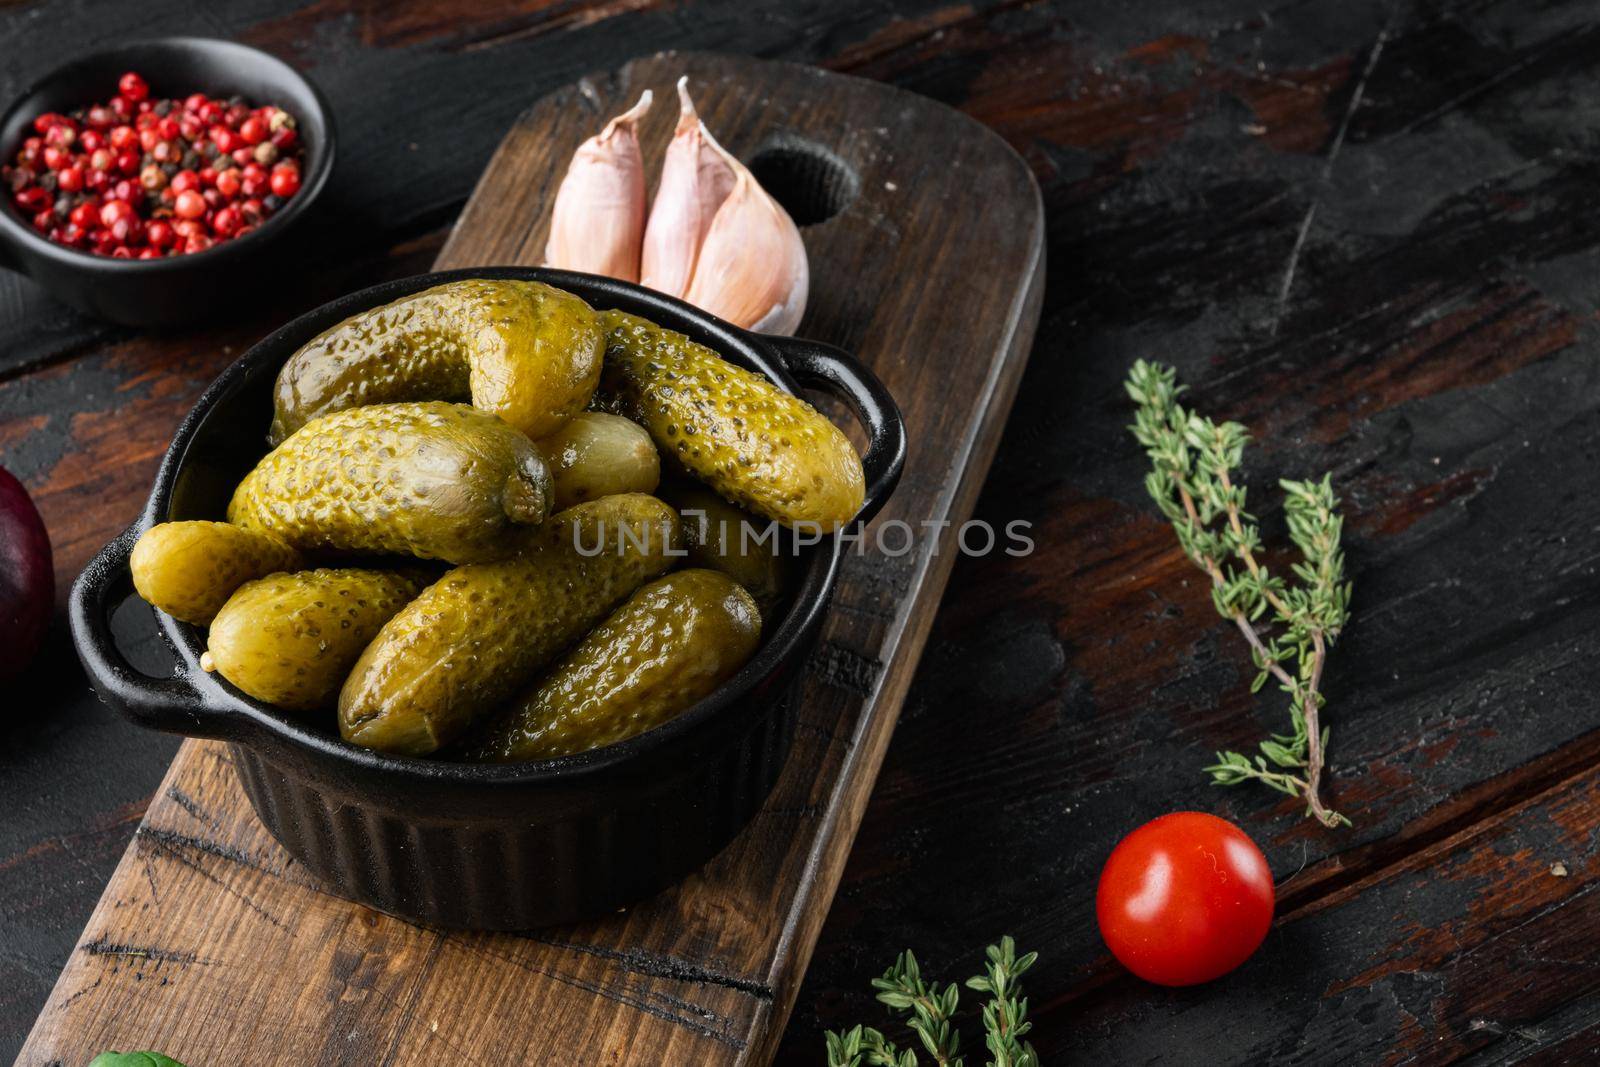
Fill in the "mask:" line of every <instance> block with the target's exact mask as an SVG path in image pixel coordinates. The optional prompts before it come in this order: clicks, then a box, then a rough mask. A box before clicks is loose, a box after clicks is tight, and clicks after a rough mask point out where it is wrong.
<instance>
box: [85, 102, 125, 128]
mask: <svg viewBox="0 0 1600 1067" xmlns="http://www.w3.org/2000/svg"><path fill="white" fill-rule="evenodd" d="M83 121H84V122H86V123H87V124H88V125H90V126H92V127H94V128H95V129H96V130H105V129H110V128H111V127H112V126H115V125H116V124H117V113H116V112H115V111H112V110H111V109H110V108H109V107H101V106H99V105H98V104H97V105H95V106H94V107H91V108H90V109H89V111H88V113H87V114H85V115H84V117H83Z"/></svg>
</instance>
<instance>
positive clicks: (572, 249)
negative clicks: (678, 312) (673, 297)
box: [544, 89, 652, 282]
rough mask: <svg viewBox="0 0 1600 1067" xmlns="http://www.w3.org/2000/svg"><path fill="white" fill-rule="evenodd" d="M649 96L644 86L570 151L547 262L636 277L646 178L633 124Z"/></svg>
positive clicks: (645, 108) (646, 106)
mask: <svg viewBox="0 0 1600 1067" xmlns="http://www.w3.org/2000/svg"><path fill="white" fill-rule="evenodd" d="M651 97H652V94H651V92H650V90H648V89H646V90H645V91H644V95H643V96H641V97H639V102H638V103H637V104H635V105H633V107H631V108H629V109H628V110H627V111H625V112H623V113H622V114H620V115H618V116H617V117H616V118H614V119H612V120H611V121H610V122H608V123H606V127H605V129H603V130H601V131H600V132H599V133H598V134H596V135H595V136H593V137H591V138H589V139H588V140H587V141H585V142H584V143H583V144H582V145H580V146H578V150H577V151H576V152H574V153H573V155H572V163H571V164H570V165H569V166H568V167H567V176H566V177H565V178H563V179H562V180H561V188H560V189H559V190H557V192H556V202H555V207H554V208H553V209H552V210H551V216H550V239H549V241H548V242H547V243H546V244H545V249H544V260H545V265H546V266H550V267H559V268H562V269H564V270H581V271H587V272H588V273H590V274H604V275H606V276H608V277H611V278H621V279H622V280H623V281H629V282H636V281H638V280H639V248H640V245H641V243H642V242H643V240H644V207H645V203H644V202H645V180H644V157H643V155H642V154H641V153H640V151H639V135H638V130H637V127H638V124H639V120H640V119H642V118H643V117H644V115H645V113H646V112H647V111H649V110H650V101H651Z"/></svg>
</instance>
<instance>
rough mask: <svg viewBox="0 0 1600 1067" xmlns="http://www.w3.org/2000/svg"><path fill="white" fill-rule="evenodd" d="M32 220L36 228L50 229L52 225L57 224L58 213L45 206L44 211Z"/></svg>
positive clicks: (41, 229)
mask: <svg viewBox="0 0 1600 1067" xmlns="http://www.w3.org/2000/svg"><path fill="white" fill-rule="evenodd" d="M31 221H32V222H33V228H34V229H36V230H40V231H48V230H49V229H50V227H52V226H54V225H55V224H56V213H55V212H54V211H51V210H50V209H49V208H45V209H44V210H43V211H41V212H39V213H38V214H36V215H34V216H33V218H32V220H31Z"/></svg>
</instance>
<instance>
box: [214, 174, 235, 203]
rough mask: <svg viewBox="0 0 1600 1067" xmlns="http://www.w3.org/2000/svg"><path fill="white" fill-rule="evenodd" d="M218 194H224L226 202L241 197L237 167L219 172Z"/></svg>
mask: <svg viewBox="0 0 1600 1067" xmlns="http://www.w3.org/2000/svg"><path fill="white" fill-rule="evenodd" d="M217 192H219V193H221V194H222V198H223V199H224V200H232V199H233V198H234V197H236V196H238V195H239V171H238V169H237V168H235V167H229V168H228V169H227V170H224V171H218V172H217Z"/></svg>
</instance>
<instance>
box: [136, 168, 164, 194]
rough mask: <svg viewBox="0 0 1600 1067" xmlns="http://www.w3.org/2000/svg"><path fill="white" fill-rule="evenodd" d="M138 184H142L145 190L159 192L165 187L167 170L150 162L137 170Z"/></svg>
mask: <svg viewBox="0 0 1600 1067" xmlns="http://www.w3.org/2000/svg"><path fill="white" fill-rule="evenodd" d="M139 184H140V185H142V186H144V188H145V190H146V191H147V192H152V193H157V192H160V191H161V190H162V189H164V188H165V187H166V184H167V172H166V171H164V170H162V169H161V168H160V167H158V166H156V165H155V164H154V163H152V164H150V165H149V166H148V167H146V168H144V170H141V171H140V172H139Z"/></svg>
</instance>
